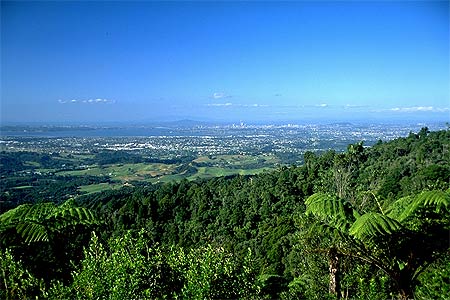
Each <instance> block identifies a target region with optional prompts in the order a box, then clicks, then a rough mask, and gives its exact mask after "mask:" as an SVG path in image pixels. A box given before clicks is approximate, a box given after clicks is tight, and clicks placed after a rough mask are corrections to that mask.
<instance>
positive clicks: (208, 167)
mask: <svg viewBox="0 0 450 300" xmlns="http://www.w3.org/2000/svg"><path fill="white" fill-rule="evenodd" d="M262 160H264V161H262ZM193 162H196V163H204V164H205V166H196V167H195V168H196V169H197V172H196V173H195V174H192V173H191V174H190V175H185V174H183V173H177V168H178V167H180V166H182V165H180V164H163V163H137V164H131V163H130V164H114V165H106V166H97V165H94V166H90V167H89V168H86V169H83V170H71V171H61V172H58V173H57V174H58V175H72V176H86V175H91V176H108V177H110V178H111V179H113V180H119V181H121V182H122V183H127V182H132V181H146V182H151V183H160V182H172V181H179V180H182V179H183V178H186V179H188V180H196V179H207V178H213V177H222V176H230V175H237V174H239V175H255V174H258V173H261V172H264V171H266V170H270V169H272V168H274V167H275V165H276V164H277V163H278V162H279V160H278V158H276V157H275V156H266V155H259V156H249V155H220V156H209V157H208V156H201V157H198V158H197V159H195V160H193ZM257 162H259V163H260V164H259V165H260V166H258V167H257V168H251V167H249V166H251V165H252V164H255V163H257ZM120 187H122V184H109V183H100V184H92V185H85V186H81V187H80V191H82V192H86V193H95V192H101V191H104V190H110V189H116V188H120Z"/></svg>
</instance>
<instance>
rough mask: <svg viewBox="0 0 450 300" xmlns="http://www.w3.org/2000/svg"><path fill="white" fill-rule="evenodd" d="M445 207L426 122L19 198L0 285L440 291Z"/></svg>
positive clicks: (440, 168) (444, 135)
mask: <svg viewBox="0 0 450 300" xmlns="http://www.w3.org/2000/svg"><path fill="white" fill-rule="evenodd" d="M42 159H43V160H45V157H44V156H43V157H42ZM102 159H116V158H115V157H104V158H102ZM49 200H50V199H49ZM449 210H450V130H443V131H436V132H429V131H428V129H427V128H423V129H422V130H421V131H420V132H418V133H410V134H409V136H407V137H404V138H399V139H396V140H393V141H390V142H381V141H380V142H379V143H377V144H375V145H374V146H372V147H365V146H364V144H363V143H362V142H360V143H356V144H351V145H349V146H348V148H347V151H346V152H345V153H337V152H336V151H333V150H330V151H328V152H325V153H322V154H317V153H313V152H307V153H305V155H304V164H303V165H300V166H295V165H293V166H290V167H280V168H278V169H277V170H275V171H270V172H264V173H261V174H259V175H252V176H241V175H236V176H229V177H217V178H213V179H209V180H195V181H188V180H181V181H178V182H170V183H164V184H153V185H147V186H142V187H139V186H137V187H123V188H122V189H119V190H111V191H104V192H101V193H93V194H88V195H81V196H77V197H75V198H72V199H69V200H65V199H64V200H61V199H51V201H48V202H39V203H35V204H21V205H19V206H17V207H14V208H11V209H9V210H8V211H6V212H4V213H3V214H2V215H0V243H1V244H0V248H1V249H0V251H1V252H0V256H1V257H0V264H1V265H0V268H1V272H0V277H1V278H0V279H1V280H0V285H1V289H0V298H2V299H26V298H31V297H36V296H38V297H39V298H49V299H61V298H67V299H99V298H104V299H127V298H143V299H154V298H183V299H205V298H207V299H223V298H227V299H238V298H239V299H240V298H243V299H245V298H251V299H254V298H261V299H274V298H279V299H293V298H294V299H327V298H329V299H338V298H360V299H387V298H402V299H408V298H432V299H446V298H447V299H448V298H450V282H449V281H448V278H450V252H449V230H450V214H449ZM99 274H101V275H99Z"/></svg>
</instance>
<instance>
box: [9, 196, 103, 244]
mask: <svg viewBox="0 0 450 300" xmlns="http://www.w3.org/2000/svg"><path fill="white" fill-rule="evenodd" d="M96 222H97V219H96V217H95V216H94V214H93V213H92V212H91V211H90V210H88V209H86V208H84V207H75V206H74V204H73V202H72V201H69V202H66V203H64V204H62V205H60V206H56V205H55V204H53V203H39V204H35V205H30V204H23V205H19V206H18V207H16V208H14V209H11V210H9V211H7V212H5V213H4V214H2V215H0V231H4V230H7V229H15V230H16V232H17V233H18V234H19V235H20V236H21V237H22V238H23V239H24V240H25V242H27V243H32V242H37V241H48V240H49V234H50V233H52V232H55V231H59V230H61V229H63V228H65V227H68V226H75V225H77V224H84V225H89V224H94V223H96Z"/></svg>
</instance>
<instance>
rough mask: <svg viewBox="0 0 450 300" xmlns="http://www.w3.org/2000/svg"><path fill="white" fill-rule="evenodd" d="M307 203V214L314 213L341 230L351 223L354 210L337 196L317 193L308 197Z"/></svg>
mask: <svg viewBox="0 0 450 300" xmlns="http://www.w3.org/2000/svg"><path fill="white" fill-rule="evenodd" d="M305 204H306V214H312V215H314V216H315V217H316V218H318V219H320V220H321V221H323V222H325V223H328V224H330V225H332V226H335V227H336V228H338V229H340V230H345V229H346V228H348V226H350V224H351V221H352V217H353V211H351V210H349V209H348V208H346V207H345V204H344V202H343V201H342V200H340V199H338V198H336V197H333V196H330V195H327V194H324V193H316V194H314V195H312V196H310V197H308V199H306V201H305Z"/></svg>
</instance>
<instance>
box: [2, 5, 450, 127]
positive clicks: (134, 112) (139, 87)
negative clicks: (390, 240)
mask: <svg viewBox="0 0 450 300" xmlns="http://www.w3.org/2000/svg"><path fill="white" fill-rule="evenodd" d="M449 52H450V49H449V2H448V1H379V2H369V1H360V2H358V1H349V2H346V1H331V2H326V1H315V2H310V1H298V2H172V1H169V2H153V1H148V2H119V1H113V2H108V1H105V2H90V1H86V2H84V1H77V2H70V1H62V2H56V1H55V2H53V1H52V2H25V1H24V2H22V1H20V2H19V1H2V2H1V106H0V119H1V123H2V124H7V123H12V122H24V123H27V122H28V123H32V122H87V123H94V122H152V121H172V120H181V119H191V120H199V121H220V122H240V121H241V120H242V121H244V122H250V123H251V122H261V121H267V122H277V121H324V120H330V121H339V120H341V121H358V120H360V121H361V120H363V121H367V120H369V121H370V120H371V121H377V120H380V121H386V120H394V121H395V120H411V121H417V122H420V121H424V122H426V121H444V122H445V121H450V87H449V82H450V75H449V73H450V65H449Z"/></svg>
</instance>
